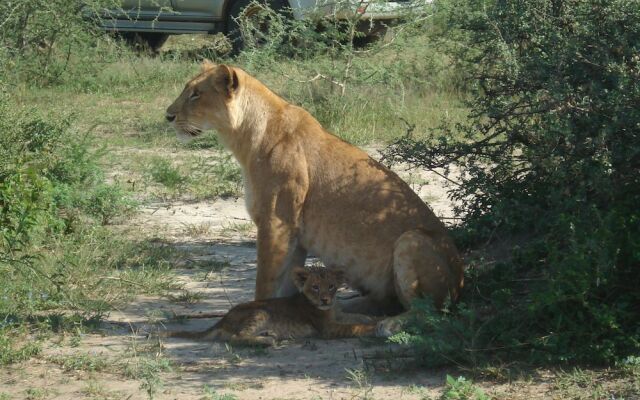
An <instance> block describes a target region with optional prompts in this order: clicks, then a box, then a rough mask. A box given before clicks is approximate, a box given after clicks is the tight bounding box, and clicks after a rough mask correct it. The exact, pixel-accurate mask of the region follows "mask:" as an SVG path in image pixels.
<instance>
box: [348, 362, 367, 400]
mask: <svg viewBox="0 0 640 400" xmlns="http://www.w3.org/2000/svg"><path fill="white" fill-rule="evenodd" d="M345 371H346V373H347V379H348V380H350V381H351V383H352V384H353V385H354V386H355V387H356V388H357V390H358V398H359V399H361V400H371V399H373V384H372V383H371V376H370V375H369V373H368V372H367V371H365V370H364V369H363V368H360V369H350V368H345Z"/></svg>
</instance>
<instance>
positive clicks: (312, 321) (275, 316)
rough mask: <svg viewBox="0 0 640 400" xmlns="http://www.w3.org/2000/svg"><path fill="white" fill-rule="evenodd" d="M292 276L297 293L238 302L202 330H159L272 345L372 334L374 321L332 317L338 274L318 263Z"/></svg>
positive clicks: (340, 277) (339, 281) (167, 334)
mask: <svg viewBox="0 0 640 400" xmlns="http://www.w3.org/2000/svg"><path fill="white" fill-rule="evenodd" d="M292 279H293V281H294V282H295V284H296V286H297V287H298V288H299V290H300V292H299V293H296V294H294V295H292V296H289V297H284V298H275V299H267V300H257V301H252V302H249V303H243V304H239V305H237V306H235V307H233V308H232V309H231V310H229V312H228V313H227V315H225V316H224V317H223V318H222V319H221V320H220V321H218V323H216V324H215V325H214V326H212V327H211V328H209V329H207V330H205V331H202V332H188V331H180V332H165V333H164V334H163V336H165V337H181V338H188V339H210V340H217V341H225V342H230V343H232V344H240V345H259V346H272V345H274V344H275V343H276V341H278V340H282V339H289V338H306V337H322V338H325V339H336V338H348V337H356V336H376V325H375V324H345V323H338V322H336V319H335V314H334V303H335V295H336V291H337V289H338V287H339V286H340V285H342V283H343V275H342V273H340V272H338V271H333V270H328V269H327V268H322V267H312V268H309V269H307V268H301V267H298V268H295V269H294V270H293V271H292ZM381 335H384V336H386V334H384V333H381Z"/></svg>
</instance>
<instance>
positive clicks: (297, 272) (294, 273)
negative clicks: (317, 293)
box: [291, 267, 309, 290]
mask: <svg viewBox="0 0 640 400" xmlns="http://www.w3.org/2000/svg"><path fill="white" fill-rule="evenodd" d="M307 278H309V270H308V269H306V268H303V267H295V268H294V269H293V270H291V279H293V283H294V284H295V285H296V287H297V288H298V289H300V290H302V288H303V287H304V283H305V282H306V281H307Z"/></svg>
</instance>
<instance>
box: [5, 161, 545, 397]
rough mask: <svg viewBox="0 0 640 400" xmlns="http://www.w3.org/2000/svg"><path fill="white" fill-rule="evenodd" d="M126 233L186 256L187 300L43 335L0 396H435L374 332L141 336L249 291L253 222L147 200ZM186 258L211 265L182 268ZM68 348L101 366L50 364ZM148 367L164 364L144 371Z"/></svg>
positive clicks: (132, 309)
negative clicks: (256, 343) (94, 327)
mask: <svg viewBox="0 0 640 400" xmlns="http://www.w3.org/2000/svg"><path fill="white" fill-rule="evenodd" d="M399 172H400V173H401V175H402V176H403V177H404V178H405V179H406V180H407V181H408V182H410V184H411V185H412V187H413V188H414V190H416V191H417V192H418V193H419V194H420V195H421V197H423V198H424V199H425V200H426V201H427V202H428V203H429V204H430V205H431V207H433V209H434V210H435V212H436V214H438V215H439V216H441V217H451V216H452V211H451V203H450V202H449V201H448V199H447V198H446V194H445V190H444V180H443V179H441V178H440V177H438V176H437V175H435V174H430V173H422V174H415V173H411V172H410V171H399ZM447 221H450V220H447ZM126 229H127V230H129V231H131V232H138V233H139V232H144V233H145V234H146V235H148V236H150V237H154V238H156V239H158V240H159V241H160V242H162V243H164V244H165V245H168V246H172V247H174V248H175V249H177V250H179V251H180V253H181V254H185V255H186V256H185V257H184V259H182V260H181V261H180V262H179V263H178V265H176V268H177V275H178V278H179V280H180V281H181V282H183V283H184V290H183V291H178V292H176V296H180V294H182V295H183V300H187V299H188V296H191V297H192V304H190V303H189V302H188V301H182V302H180V301H169V300H167V299H164V298H160V297H150V296H140V297H138V298H136V299H135V301H133V302H132V303H131V304H129V305H128V306H127V307H126V308H123V309H121V310H115V311H113V312H111V313H110V314H109V315H108V316H107V317H106V318H105V321H104V323H103V325H102V327H101V329H100V330H99V331H98V332H96V333H92V334H83V335H82V336H81V339H80V340H79V341H77V342H74V343H73V344H70V340H71V339H64V338H63V339H62V340H60V339H59V338H58V339H56V340H51V341H50V342H49V343H48V344H47V346H46V348H45V350H44V352H43V354H42V355H41V356H40V357H38V359H37V360H32V361H30V362H29V363H23V364H18V365H13V366H11V367H10V368H8V369H5V370H3V371H2V372H0V393H5V395H8V396H10V397H9V398H56V399H75V398H114V399H120V398H123V399H144V398H149V393H151V395H152V396H153V398H157V399H201V398H208V399H223V398H224V397H221V396H222V395H223V394H231V395H234V396H236V398H238V399H247V400H251V399H265V400H267V399H373V398H375V399H407V400H409V399H425V398H437V396H438V394H439V393H440V392H441V389H442V386H443V382H444V380H445V376H446V371H428V370H416V369H408V368H403V367H404V365H403V359H402V358H394V359H387V358H385V357H384V356H381V355H384V354H385V352H394V351H396V352H397V350H398V349H396V348H394V347H393V345H391V344H387V343H384V341H381V340H374V339H370V340H359V339H350V340H331V341H326V340H304V341H292V342H289V343H283V344H281V345H279V346H278V347H277V348H273V349H267V350H256V349H246V348H231V347H229V346H225V345H224V344H219V343H215V344H211V343H203V342H193V341H189V340H181V339H169V340H164V339H163V340H158V339H157V338H156V339H154V338H153V336H152V337H151V338H150V339H149V338H148V337H147V335H146V334H147V333H148V332H154V331H157V330H158V329H177V330H200V329H204V328H206V327H208V326H210V325H211V324H213V323H214V322H215V321H216V319H215V318H188V319H186V320H184V321H183V322H182V323H178V322H176V321H175V320H173V321H171V320H168V319H167V318H171V317H173V316H176V315H182V316H199V315H200V314H202V313H224V312H226V310H228V309H229V308H230V307H231V306H232V305H234V304H238V303H240V302H244V301H248V300H251V299H252V298H253V289H254V285H255V271H256V248H255V228H254V227H253V225H252V224H251V223H250V219H249V216H248V215H247V213H246V211H245V208H244V202H243V200H242V199H231V200H216V201H213V202H180V201H175V202H168V203H152V204H148V205H147V206H145V207H144V208H143V209H142V210H141V212H140V214H139V215H138V217H136V218H135V219H133V220H132V221H129V222H128V224H127V226H126ZM312 261H313V260H312V259H311V260H310V262H312ZM195 264H198V265H211V268H210V269H207V268H201V267H199V268H189V267H192V266H193V265H195ZM185 293H188V295H187V294H185ZM196 300H197V301H196ZM69 356H73V357H71V359H83V358H88V359H89V360H102V363H103V364H105V365H102V366H101V367H91V366H86V365H85V366H84V367H73V366H68V365H65V363H64V361H60V360H65V359H69V358H70V357H69ZM55 360H58V361H57V362H55ZM148 360H152V361H151V362H152V364H149V361H148ZM153 363H155V364H153ZM158 364H161V365H163V367H162V368H159V369H158V370H157V371H156V372H153V371H154V369H153V365H158ZM141 365H142V366H144V365H147V366H148V365H151V367H148V368H147V369H146V371H152V372H151V373H148V374H147V375H145V374H144V373H139V374H138V375H136V376H133V375H131V374H127V373H124V374H123V373H122V371H123V370H124V371H126V370H127V368H129V367H130V368H134V369H135V368H140V366H141ZM92 369H94V371H92ZM143 371H145V370H144V369H143ZM127 376H129V377H127ZM27 390H30V391H29V392H28V391H27ZM505 390H507V391H508V390H509V389H508V388H506V389H505ZM538 393H539V390H538ZM216 396H218V397H216ZM509 397H511V396H509ZM509 397H507V398H509ZM525 397H526V398H531V397H532V396H529V395H526V394H525Z"/></svg>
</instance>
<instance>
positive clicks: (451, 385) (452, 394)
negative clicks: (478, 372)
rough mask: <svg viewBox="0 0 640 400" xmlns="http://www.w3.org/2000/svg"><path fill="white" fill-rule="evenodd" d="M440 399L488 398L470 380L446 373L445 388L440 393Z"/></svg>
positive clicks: (487, 399) (470, 399)
mask: <svg viewBox="0 0 640 400" xmlns="http://www.w3.org/2000/svg"><path fill="white" fill-rule="evenodd" d="M441 399H442V400H489V399H490V397H489V396H487V395H486V394H485V393H484V391H483V390H482V389H480V388H478V387H477V386H475V385H474V384H473V382H471V381H470V380H467V379H465V378H464V377H462V376H460V377H458V379H455V378H454V377H452V376H451V375H447V380H446V383H445V389H444V392H443V393H442V397H441Z"/></svg>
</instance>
